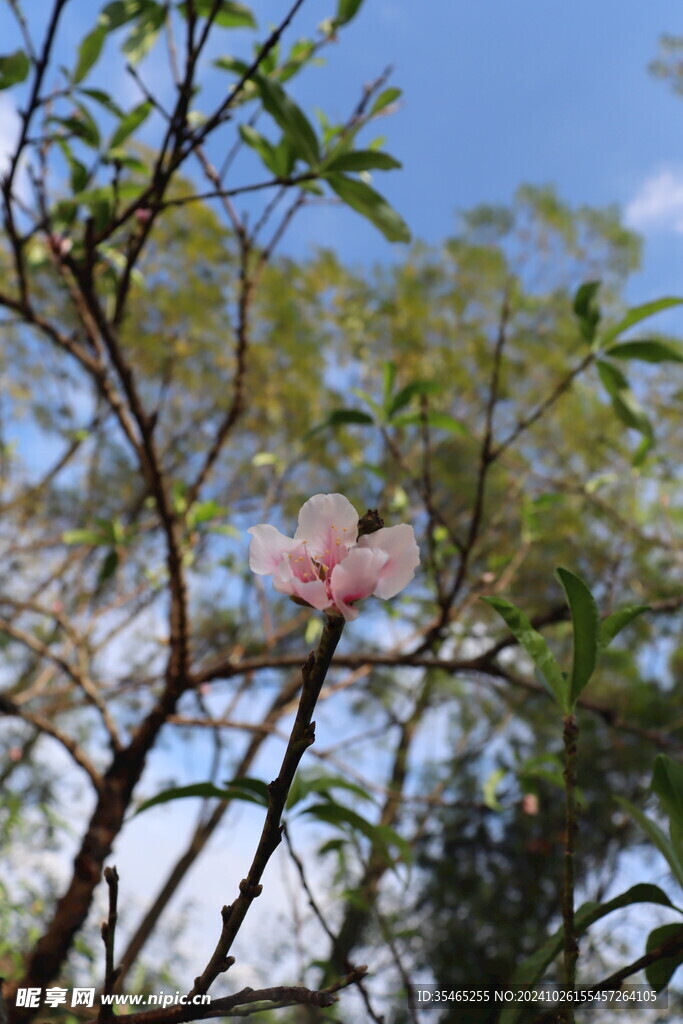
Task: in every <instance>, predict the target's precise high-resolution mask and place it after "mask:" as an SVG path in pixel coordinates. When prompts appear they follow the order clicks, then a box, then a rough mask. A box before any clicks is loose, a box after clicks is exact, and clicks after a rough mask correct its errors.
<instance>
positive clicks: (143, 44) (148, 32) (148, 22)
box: [122, 0, 166, 64]
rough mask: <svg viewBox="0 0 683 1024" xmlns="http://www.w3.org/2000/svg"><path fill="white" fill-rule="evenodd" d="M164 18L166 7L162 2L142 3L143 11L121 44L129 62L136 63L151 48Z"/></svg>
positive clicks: (149, 0) (149, 1)
mask: <svg viewBox="0 0 683 1024" xmlns="http://www.w3.org/2000/svg"><path fill="white" fill-rule="evenodd" d="M141 6H142V5H141ZM165 20H166V8H165V7H164V6H163V5H162V4H157V3H153V2H151V0H148V2H146V3H145V4H144V8H143V13H142V14H141V16H139V17H138V18H136V21H137V24H136V25H135V27H134V28H133V30H132V31H131V33H130V35H129V36H128V38H127V39H126V41H125V43H124V44H123V46H122V50H123V52H124V53H125V54H126V56H127V57H128V60H129V61H130V63H131V64H137V63H138V61H141V60H142V58H143V57H144V56H145V54H146V53H148V52H149V51H150V50H151V48H152V47H153V46H154V43H155V41H156V38H157V35H158V34H159V29H160V28H161V26H162V25H163V24H164V21H165Z"/></svg>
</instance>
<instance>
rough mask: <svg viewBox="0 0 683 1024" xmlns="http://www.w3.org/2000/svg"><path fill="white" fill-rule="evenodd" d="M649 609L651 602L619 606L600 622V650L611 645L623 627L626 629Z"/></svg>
mask: <svg viewBox="0 0 683 1024" xmlns="http://www.w3.org/2000/svg"><path fill="white" fill-rule="evenodd" d="M649 611H650V605H649V604H634V605H629V606H628V607H626V608H619V609H618V610H617V611H616V612H612V614H611V615H608V616H607V618H605V619H603V620H602V622H601V623H600V635H599V637H598V650H599V651H604V650H605V648H606V647H609V645H610V644H611V643H612V641H613V640H614V638H615V637H616V636H618V635H619V633H621V631H622V629H625V628H626V626H628V625H629V623H631V622H633V620H634V619H636V618H638V616H639V615H642V614H643V612H649Z"/></svg>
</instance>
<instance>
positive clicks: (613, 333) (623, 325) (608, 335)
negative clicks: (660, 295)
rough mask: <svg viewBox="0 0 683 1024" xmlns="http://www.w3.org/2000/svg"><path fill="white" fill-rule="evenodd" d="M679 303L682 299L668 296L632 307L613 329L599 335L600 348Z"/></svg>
mask: <svg viewBox="0 0 683 1024" xmlns="http://www.w3.org/2000/svg"><path fill="white" fill-rule="evenodd" d="M681 303H683V299H678V298H675V297H674V296H668V297H666V298H664V299H655V300H654V302H645V303H643V305H642V306H634V307H633V309H630V310H629V311H628V313H627V314H626V316H625V317H624V318H623V320H620V321H619V323H617V324H615V325H614V327H610V329H609V330H607V331H605V332H604V334H602V335H601V337H600V344H601V346H602V347H603V348H604V347H605V346H607V345H609V343H610V341H613V340H614V338H616V337H618V336H619V335H620V334H623V332H624V331H626V330H628V328H629V327H633V325H634V324H639V323H640V322H641V321H642V320H647V318H648V317H650V316H654V314H655V313H661V312H662V310H664V309H671V308H672V306H680V305H681Z"/></svg>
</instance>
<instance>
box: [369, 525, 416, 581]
mask: <svg viewBox="0 0 683 1024" xmlns="http://www.w3.org/2000/svg"><path fill="white" fill-rule="evenodd" d="M358 547H359V549H361V550H363V549H366V550H370V551H384V552H385V553H386V555H387V559H386V561H385V563H384V565H383V567H382V570H381V572H380V575H379V580H378V582H377V586H376V587H375V589H374V590H373V593H374V595H375V597H381V598H383V599H384V600H386V599H387V598H390V597H394V596H395V595H396V594H398V593H399V591H401V590H403V588H404V587H406V586H407V585H408V584H409V583H410V581H411V580H412V578H413V576H414V575H415V569H416V568H417V566H418V565H419V564H420V549H419V548H418V546H417V542H416V540H415V531H414V530H413V528H412V526H408V524H407V523H401V524H400V526H385V527H384V528H383V529H381V530H377V531H376V532H375V533H369V534H367V535H366V536H365V537H361V538H360V540H359V541H358Z"/></svg>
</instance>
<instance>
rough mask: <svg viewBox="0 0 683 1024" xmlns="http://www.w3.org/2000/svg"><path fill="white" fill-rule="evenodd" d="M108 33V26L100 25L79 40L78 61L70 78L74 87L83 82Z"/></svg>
mask: <svg viewBox="0 0 683 1024" xmlns="http://www.w3.org/2000/svg"><path fill="white" fill-rule="evenodd" d="M108 32H109V28H108V26H107V25H106V24H102V23H100V24H98V25H96V26H95V28H94V29H93V30H92V32H89V33H88V35H87V36H85V37H84V38H83V39H82V40H81V45H80V46H79V47H78V60H77V61H76V68H75V70H74V73H73V77H72V81H73V83H74V85H77V84H78V82H82V81H83V79H84V78H85V76H86V75H87V74H88V72H89V71H90V68H91V67H92V66H93V64H94V63H95V61H96V60H97V58H98V57H99V55H100V53H101V52H102V47H103V45H104V41H105V39H106V38H107V35H108Z"/></svg>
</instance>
